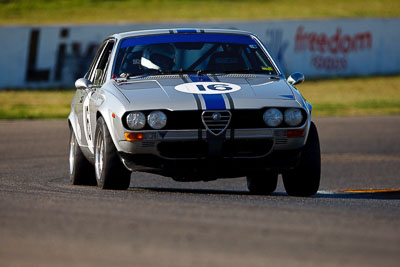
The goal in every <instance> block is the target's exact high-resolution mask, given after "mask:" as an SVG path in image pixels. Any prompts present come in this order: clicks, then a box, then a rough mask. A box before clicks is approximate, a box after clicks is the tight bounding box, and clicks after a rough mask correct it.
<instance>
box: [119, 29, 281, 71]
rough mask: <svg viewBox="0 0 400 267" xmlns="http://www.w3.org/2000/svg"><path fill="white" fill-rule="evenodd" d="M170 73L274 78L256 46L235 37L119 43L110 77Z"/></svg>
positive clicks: (197, 36)
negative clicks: (268, 76)
mask: <svg viewBox="0 0 400 267" xmlns="http://www.w3.org/2000/svg"><path fill="white" fill-rule="evenodd" d="M172 73H198V74H200V73H201V74H207V73H264V74H271V75H272V74H276V71H275V69H274V67H273V65H272V63H271V62H270V60H269V59H268V57H267V55H265V53H264V52H263V50H262V49H261V48H260V47H259V45H258V44H257V42H256V41H255V40H254V39H253V38H252V37H251V36H247V35H238V34H205V33H197V34H168V35H151V36H142V37H131V38H127V39H124V40H122V42H121V45H120V48H119V51H118V54H117V59H116V62H115V66H114V71H113V77H132V76H138V75H153V74H172Z"/></svg>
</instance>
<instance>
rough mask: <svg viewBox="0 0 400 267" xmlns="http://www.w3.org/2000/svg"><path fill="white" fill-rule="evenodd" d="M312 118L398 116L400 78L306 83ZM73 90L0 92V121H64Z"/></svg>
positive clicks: (304, 93)
mask: <svg viewBox="0 0 400 267" xmlns="http://www.w3.org/2000/svg"><path fill="white" fill-rule="evenodd" d="M298 89H299V90H300V92H301V93H302V94H303V96H304V97H305V98H306V99H307V100H308V101H309V102H310V103H311V104H312V105H313V116H365V115H391V114H400V76H390V77H371V78H347V79H335V80H319V81H306V82H305V83H304V84H301V85H299V86H298ZM73 94H74V91H73V90H63V91H59V90H58V91H0V119H44V118H45V119H49V118H67V116H68V113H69V111H70V103H71V100H72V96H73Z"/></svg>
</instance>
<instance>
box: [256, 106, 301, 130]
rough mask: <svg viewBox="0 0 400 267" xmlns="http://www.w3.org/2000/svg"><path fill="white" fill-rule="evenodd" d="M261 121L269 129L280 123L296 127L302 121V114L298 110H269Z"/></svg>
mask: <svg viewBox="0 0 400 267" xmlns="http://www.w3.org/2000/svg"><path fill="white" fill-rule="evenodd" d="M263 119H264V122H265V124H266V125H268V126H269V127H277V126H279V125H280V124H281V123H282V121H284V122H285V123H286V124H287V125H289V126H298V125H299V124H300V123H301V122H302V121H303V114H302V112H301V110H300V109H298V108H289V109H286V110H285V111H284V113H283V114H282V112H281V111H280V110H279V109H277V108H270V109H267V110H266V111H265V112H264V115H263Z"/></svg>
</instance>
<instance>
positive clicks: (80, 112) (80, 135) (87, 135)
mask: <svg viewBox="0 0 400 267" xmlns="http://www.w3.org/2000/svg"><path fill="white" fill-rule="evenodd" d="M106 44H107V41H105V42H103V43H102V44H101V45H100V47H99V49H98V50H97V53H96V56H95V57H94V59H93V61H92V64H91V65H90V68H89V71H88V72H87V73H86V75H85V78H86V79H88V80H90V77H92V76H93V75H94V74H93V73H94V70H95V68H96V66H97V65H98V61H99V59H100V56H101V55H102V52H103V51H104V49H105V46H106ZM92 94H93V89H92V88H90V89H86V90H79V89H78V90H77V91H76V96H75V101H74V107H73V108H74V113H75V115H76V119H77V120H78V126H77V136H76V138H77V139H78V142H79V144H80V145H81V146H82V147H88V146H89V145H90V143H91V140H92V133H91V128H89V127H88V125H90V124H88V113H89V109H88V107H89V105H88V103H89V100H90V97H91V95H92ZM89 147H90V146H89Z"/></svg>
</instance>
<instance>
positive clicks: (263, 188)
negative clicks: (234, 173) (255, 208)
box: [246, 171, 278, 195]
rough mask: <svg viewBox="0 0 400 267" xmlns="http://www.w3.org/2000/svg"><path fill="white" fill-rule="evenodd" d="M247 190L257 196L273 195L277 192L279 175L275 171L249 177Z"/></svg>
mask: <svg viewBox="0 0 400 267" xmlns="http://www.w3.org/2000/svg"><path fill="white" fill-rule="evenodd" d="M246 178H247V188H248V189H249V191H250V193H252V194H256V195H266V194H271V193H272V192H274V191H275V189H276V185H277V183H278V173H276V172H273V171H264V172H260V173H256V174H251V175H248V176H247V177H246Z"/></svg>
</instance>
